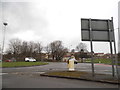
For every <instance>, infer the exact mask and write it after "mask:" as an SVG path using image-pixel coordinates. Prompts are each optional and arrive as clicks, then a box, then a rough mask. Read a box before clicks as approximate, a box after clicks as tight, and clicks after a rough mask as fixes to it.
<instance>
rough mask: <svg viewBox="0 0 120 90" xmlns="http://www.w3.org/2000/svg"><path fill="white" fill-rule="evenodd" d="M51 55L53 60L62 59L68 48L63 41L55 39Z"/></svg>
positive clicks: (51, 44) (51, 47) (51, 45)
mask: <svg viewBox="0 0 120 90" xmlns="http://www.w3.org/2000/svg"><path fill="white" fill-rule="evenodd" d="M50 49H51V55H52V58H53V60H61V59H62V58H63V56H64V55H65V53H66V48H64V46H63V45H62V41H59V40H58V41H54V42H52V43H50Z"/></svg>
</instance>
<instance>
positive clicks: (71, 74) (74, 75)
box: [40, 71, 120, 84]
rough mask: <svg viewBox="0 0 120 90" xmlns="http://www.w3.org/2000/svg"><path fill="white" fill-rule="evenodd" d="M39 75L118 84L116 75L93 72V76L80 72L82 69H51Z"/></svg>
mask: <svg viewBox="0 0 120 90" xmlns="http://www.w3.org/2000/svg"><path fill="white" fill-rule="evenodd" d="M40 76H47V77H56V78H66V79H76V80H86V81H95V82H102V83H111V84H120V83H119V82H118V79H117V78H116V77H112V76H111V75H108V74H95V76H94V77H93V76H92V74H91V73H90V72H82V71H51V72H46V73H43V74H40Z"/></svg>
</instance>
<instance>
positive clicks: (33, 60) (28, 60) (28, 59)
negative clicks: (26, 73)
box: [25, 57, 36, 62]
mask: <svg viewBox="0 0 120 90" xmlns="http://www.w3.org/2000/svg"><path fill="white" fill-rule="evenodd" d="M25 62H36V59H34V58H33V57H26V58H25Z"/></svg>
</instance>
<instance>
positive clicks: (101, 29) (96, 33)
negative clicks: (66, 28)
mask: <svg viewBox="0 0 120 90" xmlns="http://www.w3.org/2000/svg"><path fill="white" fill-rule="evenodd" d="M81 34H82V41H90V46H91V61H92V74H93V76H94V61H93V44H92V42H93V41H102V42H110V51H111V60H112V75H113V77H114V76H115V75H114V74H115V70H114V64H115V60H114V59H113V48H112V42H113V43H114V52H115V54H116V45H115V37H114V27H113V17H112V18H111V20H110V19H91V18H89V19H87V18H82V19H81ZM116 61H117V60H116Z"/></svg>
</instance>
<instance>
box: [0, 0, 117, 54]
mask: <svg viewBox="0 0 120 90" xmlns="http://www.w3.org/2000/svg"><path fill="white" fill-rule="evenodd" d="M28 1H29V2H28ZM118 1H119V0H33V1H31V2H30V0H2V3H0V6H1V7H0V10H1V11H2V14H1V15H0V19H2V21H0V23H2V22H7V23H8V26H7V30H6V41H5V44H6V46H7V44H8V41H9V40H10V39H13V38H19V39H21V40H26V41H39V42H42V44H43V46H45V45H47V44H49V43H50V42H52V41H55V40H61V41H62V42H63V45H64V46H66V47H68V48H71V49H73V48H75V47H76V45H78V43H80V42H83V41H81V22H80V19H81V18H96V19H111V17H113V18H114V28H115V36H116V40H117V37H118V35H117V34H118V32H117V31H118V30H117V28H118ZM2 26H3V25H2ZM2 30H3V27H2V28H1V30H0V32H1V34H2ZM0 39H1V40H0V43H2V35H0ZM117 42H118V41H116V43H117ZM83 43H86V44H87V48H88V50H89V49H90V48H89V47H90V46H89V42H83ZM93 45H94V51H95V52H104V53H108V52H110V50H109V43H108V42H104V43H102V42H97V43H96V42H95V43H94V44H93ZM117 47H118V46H117Z"/></svg>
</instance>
